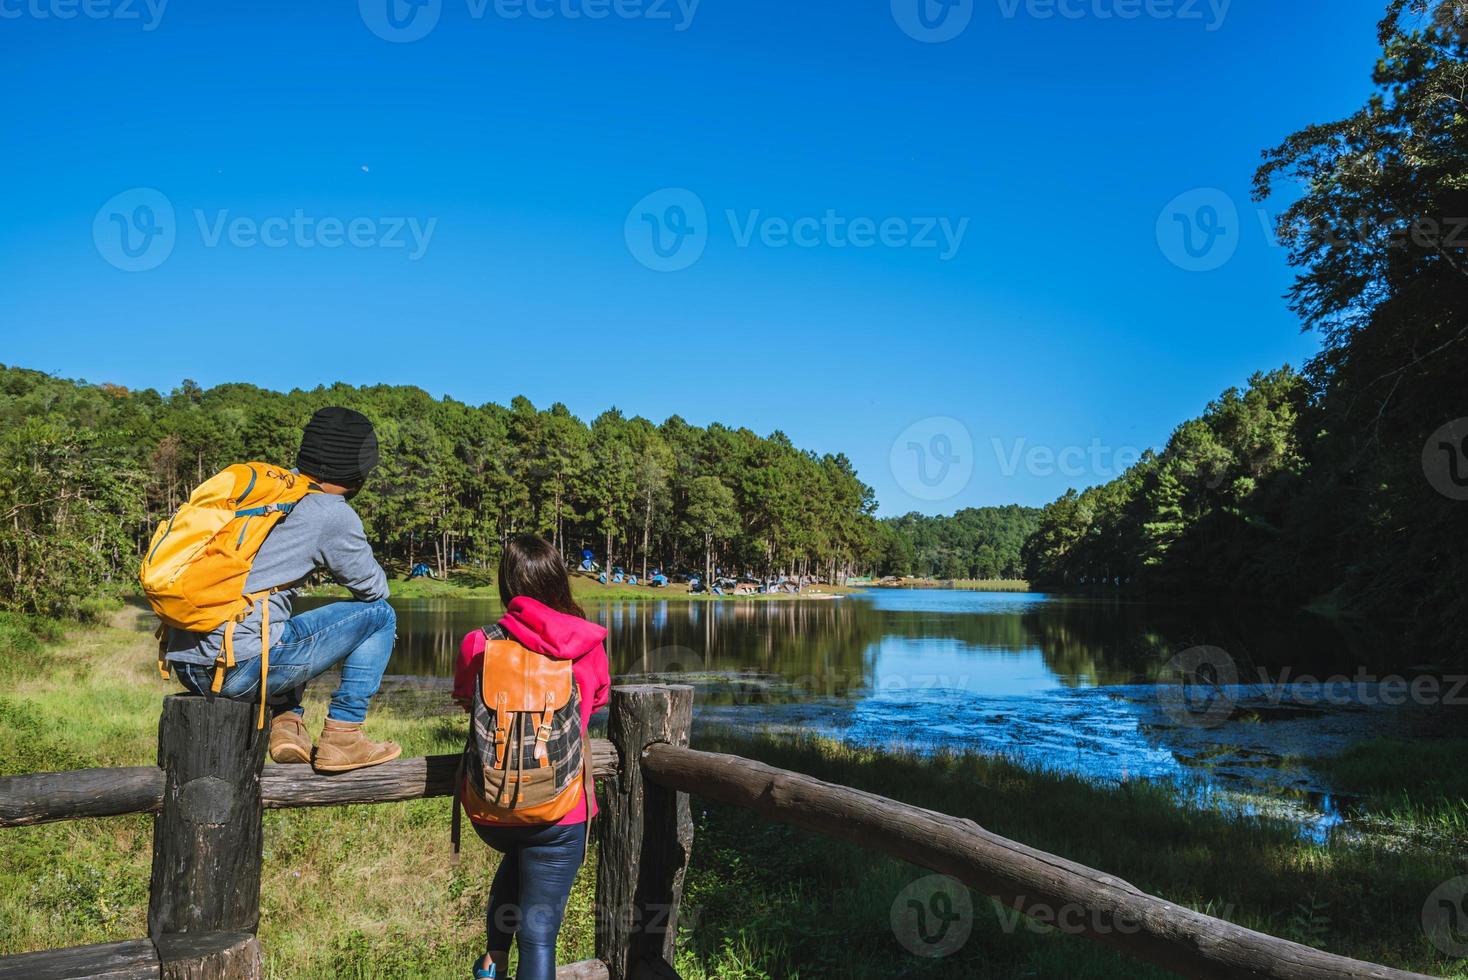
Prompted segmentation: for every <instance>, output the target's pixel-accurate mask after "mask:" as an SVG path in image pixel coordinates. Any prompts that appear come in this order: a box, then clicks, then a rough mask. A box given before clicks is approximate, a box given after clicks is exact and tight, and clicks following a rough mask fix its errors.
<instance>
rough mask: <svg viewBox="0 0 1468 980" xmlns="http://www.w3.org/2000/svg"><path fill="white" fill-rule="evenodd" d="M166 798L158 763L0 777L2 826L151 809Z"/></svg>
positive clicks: (149, 811) (112, 815) (16, 825)
mask: <svg viewBox="0 0 1468 980" xmlns="http://www.w3.org/2000/svg"><path fill="white" fill-rule="evenodd" d="M162 801H163V770H162V769H159V768H158V767H157V766H129V767H127V768H123V769H78V770H76V771H74V772H38V773H34V774H32V775H27V776H5V777H0V827H23V826H26V825H28V824H38V823H48V822H50V821H53V820H75V819H77V818H80V817H115V816H118V815H119V814H124V813H151V812H154V811H156V810H157V809H158V806H159V804H160V803H162Z"/></svg>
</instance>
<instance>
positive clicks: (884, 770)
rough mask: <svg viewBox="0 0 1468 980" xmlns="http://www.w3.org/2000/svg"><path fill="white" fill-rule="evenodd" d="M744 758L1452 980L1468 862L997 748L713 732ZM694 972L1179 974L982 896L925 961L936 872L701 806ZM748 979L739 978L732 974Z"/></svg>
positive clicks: (1266, 927)
mask: <svg viewBox="0 0 1468 980" xmlns="http://www.w3.org/2000/svg"><path fill="white" fill-rule="evenodd" d="M695 747H697V748H701V749H706V750H709V751H719V752H730V753H734V754H738V755H744V756H747V757H750V758H754V759H758V760H760V761H762V762H766V763H768V764H770V765H774V766H779V767H781V768H785V769H791V770H794V771H797V772H804V773H809V774H811V775H814V776H817V777H818V778H821V779H825V780H828V781H830V782H834V783H841V784H844V785H848V786H853V787H856V788H858V789H864V790H868V791H871V792H875V793H880V794H882V795H884V796H888V797H891V798H894V799H898V800H902V801H904V802H907V803H912V804H915V805H917V806H921V807H926V808H929V809H933V810H938V811H941V812H944V813H949V814H953V815H955V816H960V817H967V818H970V819H973V820H975V821H977V822H978V823H979V824H980V825H982V826H983V827H985V828H986V829H988V830H990V831H993V832H995V833H998V834H1002V835H1004V836H1006V837H1010V838H1012V839H1014V840H1017V841H1020V842H1022V843H1025V844H1028V845H1030V846H1033V847H1038V848H1040V849H1042V850H1045V851H1049V852H1051V853H1055V854H1058V855H1060V856H1062V857H1065V858H1068V859H1070V860H1073V861H1078V862H1081V863H1083V864H1086V865H1089V866H1091V867H1094V868H1098V869H1100V870H1104V871H1106V872H1108V873H1111V874H1114V875H1118V876H1120V877H1122V878H1124V879H1126V880H1128V881H1130V882H1131V883H1132V884H1134V885H1135V886H1137V887H1138V888H1141V889H1142V890H1144V891H1147V892H1150V893H1152V894H1154V895H1159V896H1161V897H1163V898H1166V899H1168V900H1170V901H1173V902H1176V903H1178V904H1181V905H1186V906H1189V907H1191V908H1195V909H1198V910H1200V911H1203V912H1206V913H1208V914H1211V915H1215V916H1218V917H1221V918H1226V919H1229V920H1231V921H1234V922H1237V923H1239V924H1241V925H1245V926H1248V927H1250V928H1254V929H1259V930H1260V931H1263V932H1267V933H1270V934H1272V935H1277V936H1283V937H1285V938H1288V939H1292V940H1295V941H1297V942H1304V943H1307V944H1310V945H1316V946H1319V947H1322V948H1325V949H1329V950H1330V951H1332V952H1337V953H1342V954H1345V955H1349V956H1354V957H1358V958H1361V959H1366V960H1372V961H1376V962H1381V963H1386V964H1388V965H1392V966H1397V967H1402V968H1410V969H1414V970H1419V971H1422V972H1426V973H1433V974H1437V975H1451V970H1452V968H1453V967H1454V966H1455V965H1456V964H1455V963H1454V962H1453V961H1450V960H1448V959H1447V958H1445V957H1443V956H1441V955H1440V954H1438V953H1437V951H1436V950H1434V949H1433V948H1432V947H1431V946H1430V945H1429V944H1428V943H1427V941H1426V940H1425V938H1424V936H1423V932H1422V926H1421V922H1420V918H1419V917H1420V910H1421V908H1422V904H1423V902H1424V900H1425V899H1426V898H1427V896H1428V895H1429V894H1430V893H1431V892H1432V891H1433V889H1434V888H1436V887H1437V886H1438V885H1439V884H1440V883H1442V882H1443V881H1445V880H1447V879H1449V878H1452V877H1455V876H1457V875H1461V874H1464V873H1468V859H1465V857H1464V856H1463V855H1462V854H1457V855H1453V854H1450V853H1441V852H1436V851H1433V850H1430V849H1425V848H1399V849H1396V850H1385V849H1382V848H1380V847H1377V846H1375V845H1374V844H1372V843H1370V842H1364V841H1352V840H1348V839H1344V838H1342V839H1337V840H1335V841H1332V842H1331V843H1329V844H1326V845H1317V844H1313V843H1311V842H1309V841H1307V840H1304V839H1302V838H1301V837H1300V836H1299V835H1298V834H1297V833H1296V831H1295V829H1294V827H1292V826H1291V825H1290V824H1288V823H1286V822H1283V821H1278V820H1271V819H1268V818H1262V817H1250V816H1242V815H1236V814H1231V813H1225V812H1221V811H1215V810H1209V809H1202V808H1199V807H1197V806H1192V805H1186V804H1184V803H1182V802H1180V799H1179V794H1178V792H1177V790H1175V789H1174V788H1172V787H1170V786H1167V785H1161V784H1152V783H1147V782H1130V783H1125V784H1122V785H1119V786H1097V785H1095V784H1092V783H1088V782H1086V781H1084V780H1082V779H1079V778H1075V777H1070V776H1066V775H1062V774H1055V773H1046V772H1036V771H1034V770H1030V769H1026V768H1024V767H1021V766H1019V765H1016V764H1015V763H1013V762H1011V761H1009V760H1005V759H1002V758H998V757H994V756H984V755H978V754H962V753H949V754H942V753H940V754H936V755H932V756H922V757H919V756H915V755H911V754H905V753H896V754H884V753H878V752H875V751H872V750H868V749H859V748H853V747H850V746H846V745H842V744H839V743H835V742H831V741H828V740H821V739H814V738H807V739H800V740H797V741H793V742H792V741H783V740H776V739H773V738H768V737H759V738H746V737H741V736H739V735H736V734H728V733H723V734H709V735H706V736H704V737H701V738H697V739H696V746H695ZM694 810H695V818H696V820H697V823H698V836H697V837H696V839H695V843H694V857H693V868H692V870H691V873H690V886H689V903H690V909H691V910H692V911H693V912H694V913H696V923H695V925H694V926H693V928H692V929H691V930H689V932H688V935H687V936H686V942H685V947H686V949H685V952H684V953H683V955H682V956H681V957H680V963H679V965H680V967H681V968H682V969H683V971H684V975H685V976H708V977H716V976H717V977H726V976H736V977H738V976H747V977H763V976H769V977H796V976H802V977H825V976H850V977H865V976H871V977H878V976H881V977H892V976H910V977H927V976H934V977H936V976H953V975H955V974H957V975H981V976H986V977H1034V976H1042V977H1049V976H1067V977H1128V978H1136V977H1150V976H1159V977H1160V976H1167V975H1168V974H1164V973H1161V972H1160V971H1152V970H1150V969H1148V968H1145V967H1141V966H1140V965H1138V964H1137V963H1135V962H1133V961H1130V960H1128V959H1126V958H1124V957H1122V956H1121V955H1119V954H1116V953H1113V952H1112V951H1110V950H1109V949H1106V948H1103V947H1099V946H1097V945H1095V944H1092V943H1090V942H1088V941H1086V940H1084V939H1079V938H1075V937H1070V936H1063V935H1054V934H1048V935H1047V934H1042V933H1041V932H1039V931H1038V927H1037V926H1036V925H1035V924H1033V923H1031V922H1030V921H1029V920H1026V919H1017V920H1016V919H1015V918H1014V917H1013V916H1012V914H1011V913H1009V912H1008V910H1004V911H1003V912H1001V913H997V914H996V912H995V911H994V909H993V907H992V903H991V902H990V901H989V899H987V898H986V897H984V896H981V895H976V894H975V895H972V896H971V901H972V907H973V909H974V916H973V929H972V934H971V935H970V936H969V938H968V939H967V941H966V942H964V943H962V944H961V945H960V947H959V948H958V949H957V950H956V951H955V952H953V953H952V954H951V955H949V956H947V957H945V958H943V959H926V958H923V957H919V956H915V955H913V954H912V953H910V952H909V951H908V950H907V949H906V948H904V946H903V945H902V944H901V943H900V942H899V941H898V938H897V935H896V933H895V932H894V927H893V923H892V915H893V905H894V902H896V901H897V899H898V895H899V892H901V891H902V889H903V888H904V887H905V886H906V885H908V884H909V883H911V882H913V881H915V880H918V879H920V878H923V877H924V876H925V875H926V874H927V873H926V872H924V871H921V870H920V869H915V868H912V867H911V866H909V865H906V864H903V863H901V862H898V861H895V860H892V859H888V858H886V857H883V856H880V855H876V854H872V853H870V852H868V851H864V850H862V849H860V848H857V847H855V846H852V845H848V844H845V843H841V842H835V841H829V840H826V839H824V838H820V837H817V836H815V835H811V834H807V833H804V832H802V831H798V830H795V829H792V828H788V827H785V826H782V825H772V824H767V823H762V822H760V821H758V820H756V819H754V818H753V817H752V816H751V815H750V814H749V813H748V812H747V811H742V810H738V809H737V808H730V807H724V806H721V805H717V804H712V803H709V804H705V803H704V802H703V801H700V800H698V799H697V798H695V799H694ZM730 971H732V972H730Z"/></svg>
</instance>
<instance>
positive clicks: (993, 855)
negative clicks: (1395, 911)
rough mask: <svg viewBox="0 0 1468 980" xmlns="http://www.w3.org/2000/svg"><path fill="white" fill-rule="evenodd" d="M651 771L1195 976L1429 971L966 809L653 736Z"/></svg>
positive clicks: (1388, 975) (1363, 978)
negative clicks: (1258, 926) (943, 807)
mask: <svg viewBox="0 0 1468 980" xmlns="http://www.w3.org/2000/svg"><path fill="white" fill-rule="evenodd" d="M642 768H643V772H644V773H645V774H646V777H647V779H648V780H649V781H650V782H653V783H656V784H657V785H660V786H664V787H667V788H669V789H679V790H686V791H688V792H692V793H697V794H698V795H700V796H704V797H707V798H709V799H712V800H718V801H720V802H723V803H730V804H733V805H735V806H740V807H746V808H748V809H750V810H753V811H754V812H755V813H758V814H759V815H761V816H763V817H766V818H768V819H771V820H777V821H780V822H782V823H788V824H791V825H793V826H796V827H802V828H804V829H806V830H810V831H813V832H815V833H818V834H824V835H826V836H827V837H836V838H840V839H842V840H848V841H852V842H853V843H856V844H859V845H861V846H862V847H866V848H870V849H872V850H877V851H883V852H885V853H888V854H892V855H894V856H896V857H899V858H901V859H903V860H905V861H910V862H911V863H913V864H916V865H918V866H920V867H924V868H929V869H931V870H933V871H938V872H941V873H943V874H947V875H951V876H952V877H954V878H956V879H957V880H959V881H961V882H963V883H964V884H966V885H969V886H971V887H973V888H976V889H978V890H980V891H982V892H984V893H985V894H988V895H991V896H993V897H994V898H996V899H998V900H999V901H1000V902H1002V903H1003V904H1004V905H1006V906H1008V907H1010V908H1013V909H1016V910H1018V911H1021V912H1024V913H1025V914H1027V915H1031V916H1033V917H1036V918H1039V919H1041V920H1043V921H1046V922H1047V923H1050V922H1059V923H1060V924H1062V925H1063V926H1064V927H1065V931H1067V932H1074V933H1075V934H1077V935H1085V936H1087V937H1089V938H1091V939H1095V940H1099V941H1101V942H1104V943H1107V944H1109V945H1111V946H1113V947H1115V948H1116V949H1119V950H1121V951H1122V952H1124V953H1127V954H1128V955H1131V956H1134V957H1136V958H1138V959H1142V960H1146V961H1148V962H1150V963H1154V964H1156V965H1157V966H1160V967H1163V968H1164V969H1167V970H1171V971H1172V972H1174V973H1176V974H1178V975H1179V976H1184V977H1191V978H1200V980H1235V978H1260V977H1273V978H1280V980H1368V978H1369V980H1427V978H1425V977H1424V975H1423V974H1420V973H1407V972H1404V971H1401V970H1394V969H1390V968H1389V967H1385V966H1379V965H1376V964H1373V963H1363V962H1361V961H1359V960H1353V959H1348V958H1346V957H1343V956H1335V955H1332V954H1330V953H1327V952H1324V951H1322V950H1318V949H1312V948H1310V947H1308V946H1302V945H1300V944H1299V943H1292V942H1289V941H1287V940H1284V939H1277V938H1275V937H1273V936H1267V935H1264V934H1263V933H1260V932H1254V931H1253V930H1251V929H1245V928H1243V927H1241V926H1237V925H1234V924H1233V923H1230V922H1225V921H1224V920H1222V919H1215V918H1212V917H1210V916H1206V915H1203V914H1201V913H1199V912H1194V911H1193V910H1192V909H1188V908H1184V907H1182V906H1180V905H1174V904H1173V903H1171V902H1168V901H1166V900H1164V899H1161V898H1157V897H1155V896H1152V895H1148V894H1146V893H1144V892H1142V891H1140V890H1138V889H1137V888H1135V887H1133V886H1132V885H1130V884H1128V883H1127V882H1125V881H1123V880H1121V879H1120V878H1117V877H1115V876H1113V875H1108V874H1104V873H1103V872H1100V871H1095V870H1093V869H1091V868H1088V867H1085V866H1084V865H1080V864H1076V863H1075V862H1072V861H1067V860H1065V859H1064V858H1060V857H1056V856H1055V855H1053V854H1047V853H1045V852H1044V851H1039V850H1036V849H1034V848H1031V847H1026V846H1025V845H1023V844H1020V843H1017V842H1015V841H1012V840H1009V839H1007V838H1004V837H1000V836H999V835H998V834H993V833H990V832H989V831H986V830H984V829H983V828H982V827H980V826H979V825H978V824H976V823H974V822H973V821H972V820H962V819H959V818H957V817H950V816H947V815H945V814H942V813H935V812H933V811H932V810H924V809H921V808H919V807H915V806H910V805H908V804H906V803H899V802H897V801H895V800H889V799H886V798H885V797H881V796H877V795H875V794H873V793H866V792H862V791H861V790H855V789H851V788H849V787H846V786H838V785H835V784H833V783H827V782H823V781H821V780H819V779H814V778H812V777H810V776H803V775H801V774H799V773H794V772H789V771H787V770H784V769H776V768H774V767H773V766H767V765H764V764H762V763H759V762H754V761H752V760H749V759H745V758H741V757H739V756H732V755H721V754H717V753H713V752H697V751H694V750H691V749H687V748H679V747H676V746H673V745H652V746H650V747H649V748H648V749H647V751H646V752H645V753H644V754H643V763H642Z"/></svg>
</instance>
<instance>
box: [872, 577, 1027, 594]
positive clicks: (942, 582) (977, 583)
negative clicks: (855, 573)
mask: <svg viewBox="0 0 1468 980" xmlns="http://www.w3.org/2000/svg"><path fill="white" fill-rule="evenodd" d="M862 587H863V588H867V589H956V590H958V591H961V592H1029V591H1030V583H1029V582H1026V581H1025V580H1024V579H1017V578H1014V579H1010V578H994V579H978V578H947V579H938V578H900V579H890V578H888V579H878V580H876V581H872V582H865V583H863V585H862Z"/></svg>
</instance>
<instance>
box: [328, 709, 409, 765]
mask: <svg viewBox="0 0 1468 980" xmlns="http://www.w3.org/2000/svg"><path fill="white" fill-rule="evenodd" d="M402 754H403V747H402V746H401V745H399V744H398V743H397V742H370V741H368V740H367V736H366V735H363V734H362V723H361V722H348V721H337V720H336V719H334V718H328V719H326V725H325V727H323V728H322V729H321V738H320V739H319V740H318V741H317V743H316V756H315V758H314V759H312V760H311V765H312V766H313V767H314V768H315V769H316V771H317V772H350V771H352V770H353V769H365V768H366V767H367V766H378V765H381V764H382V763H384V762H391V761H392V760H394V759H396V758H397V757H398V756H400V755H402Z"/></svg>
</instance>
